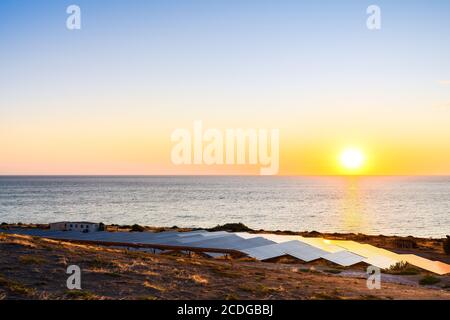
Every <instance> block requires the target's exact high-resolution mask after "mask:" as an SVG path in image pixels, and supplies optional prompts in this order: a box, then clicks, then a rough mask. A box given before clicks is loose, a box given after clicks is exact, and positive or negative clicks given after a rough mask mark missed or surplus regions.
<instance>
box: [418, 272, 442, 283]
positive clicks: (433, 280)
mask: <svg viewBox="0 0 450 320" xmlns="http://www.w3.org/2000/svg"><path fill="white" fill-rule="evenodd" d="M439 282H441V279H439V278H436V277H434V276H431V275H428V276H425V277H423V278H422V279H420V281H419V284H421V285H423V286H431V285H433V284H436V283H439Z"/></svg>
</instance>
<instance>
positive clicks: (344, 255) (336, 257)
mask: <svg viewBox="0 0 450 320" xmlns="http://www.w3.org/2000/svg"><path fill="white" fill-rule="evenodd" d="M322 258H323V259H325V260H328V261H331V262H333V263H336V264H338V265H340V266H343V267H348V266H351V265H354V264H357V263H360V262H363V261H364V260H365V259H366V258H365V257H362V256H360V255H357V254H355V253H353V252H350V251H346V250H345V251H338V252H333V253H328V254H325V255H323V256H322Z"/></svg>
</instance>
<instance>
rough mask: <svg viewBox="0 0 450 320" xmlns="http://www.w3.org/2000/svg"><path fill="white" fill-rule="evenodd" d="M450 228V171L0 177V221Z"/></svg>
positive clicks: (435, 231) (421, 232)
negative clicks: (385, 174) (341, 174)
mask: <svg viewBox="0 0 450 320" xmlns="http://www.w3.org/2000/svg"><path fill="white" fill-rule="evenodd" d="M58 220H91V221H102V222H105V223H118V224H134V223H138V224H143V225H152V226H174V225H177V226H180V227H181V226H183V227H211V226H215V225H217V224H223V223H227V222H243V223H244V224H246V225H248V226H250V227H251V228H258V229H259V228H262V229H270V230H277V229H279V230H295V231H305V230H307V231H312V230H316V231H321V232H362V233H368V234H385V235H392V234H398V235H415V236H425V237H442V236H444V235H446V234H450V177H349V178H346V177H242V176H241V177H210V176H209V177H205V176H203V177H156V176H155V177H0V222H3V221H4V222H33V223H47V222H51V221H58Z"/></svg>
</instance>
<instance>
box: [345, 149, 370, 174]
mask: <svg viewBox="0 0 450 320" xmlns="http://www.w3.org/2000/svg"><path fill="white" fill-rule="evenodd" d="M364 160H365V156H364V154H363V153H362V151H361V150H359V149H355V148H348V149H345V150H344V151H342V153H341V155H340V162H341V165H342V167H344V168H345V169H348V170H357V169H360V168H361V167H362V166H363V165H364Z"/></svg>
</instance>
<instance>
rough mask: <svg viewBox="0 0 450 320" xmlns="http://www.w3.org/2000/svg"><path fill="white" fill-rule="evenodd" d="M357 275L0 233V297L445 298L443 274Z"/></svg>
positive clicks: (321, 268) (281, 263) (449, 295)
mask: <svg viewBox="0 0 450 320" xmlns="http://www.w3.org/2000/svg"><path fill="white" fill-rule="evenodd" d="M72 264H75V265H79V266H80V267H81V270H82V290H81V291H77V290H75V291H73V290H68V289H67V287H66V280H67V277H68V275H67V274H66V269H67V266H68V265H72ZM352 272H353V273H352ZM362 276H363V273H362V272H361V270H357V269H356V270H354V271H351V270H350V271H349V270H347V269H346V270H345V271H344V270H340V269H339V268H331V267H330V266H329V265H316V266H312V268H311V266H310V265H300V264H295V262H292V261H278V263H268V262H256V261H246V260H243V261H241V260H217V259H208V258H204V257H200V256H184V255H180V254H178V253H173V254H167V255H154V254H149V253H143V252H135V251H127V250H122V249H111V248H104V247H98V246H86V245H78V244H71V243H67V242H61V241H53V240H48V239H43V238H36V237H29V236H18V235H6V234H0V299H450V291H448V290H449V286H448V283H449V277H448V276H447V277H438V278H439V280H440V282H439V284H438V285H435V286H433V287H427V286H421V285H419V284H418V280H419V279H420V277H422V276H423V275H411V276H398V275H396V276H392V275H389V276H390V277H394V278H396V279H394V280H395V281H383V282H382V288H381V290H369V289H367V286H366V280H365V279H364V278H362ZM402 279H403V280H404V281H403V280H402ZM396 282H400V283H396ZM401 283H403V284H401Z"/></svg>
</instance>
